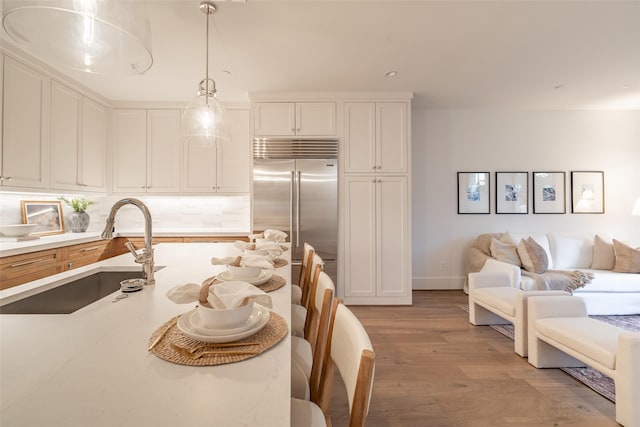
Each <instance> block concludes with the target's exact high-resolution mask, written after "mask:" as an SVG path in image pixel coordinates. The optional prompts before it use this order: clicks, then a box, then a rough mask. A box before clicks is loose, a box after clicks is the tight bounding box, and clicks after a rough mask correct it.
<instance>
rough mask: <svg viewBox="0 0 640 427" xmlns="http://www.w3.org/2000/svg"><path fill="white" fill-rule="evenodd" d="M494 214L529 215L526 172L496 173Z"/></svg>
mask: <svg viewBox="0 0 640 427" xmlns="http://www.w3.org/2000/svg"><path fill="white" fill-rule="evenodd" d="M496 213H497V214H527V213H529V173H528V172H496Z"/></svg>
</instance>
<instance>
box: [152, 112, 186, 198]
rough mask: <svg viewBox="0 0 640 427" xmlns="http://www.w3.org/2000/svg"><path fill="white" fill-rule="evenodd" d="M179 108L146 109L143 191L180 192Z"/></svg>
mask: <svg viewBox="0 0 640 427" xmlns="http://www.w3.org/2000/svg"><path fill="white" fill-rule="evenodd" d="M180 147H181V144H180V110H147V192H149V193H177V192H179V191H180V159H181V157H180V156H181V149H180Z"/></svg>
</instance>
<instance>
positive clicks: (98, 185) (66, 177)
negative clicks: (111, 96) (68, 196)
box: [50, 82, 107, 191]
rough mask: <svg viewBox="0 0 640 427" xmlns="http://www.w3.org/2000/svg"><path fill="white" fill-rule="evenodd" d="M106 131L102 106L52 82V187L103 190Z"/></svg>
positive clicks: (105, 117)
mask: <svg viewBox="0 0 640 427" xmlns="http://www.w3.org/2000/svg"><path fill="white" fill-rule="evenodd" d="M106 132H107V111H106V108H105V107H103V106H102V105H100V104H98V103H96V102H93V101H91V100H90V99H87V98H85V97H83V96H82V95H80V94H79V93H77V92H75V91H74V90H72V89H70V88H68V87H66V86H64V85H62V84H59V83H57V82H52V84H51V131H50V141H51V188H52V189H57V190H82V191H106V185H105V184H106V183H105V165H106Z"/></svg>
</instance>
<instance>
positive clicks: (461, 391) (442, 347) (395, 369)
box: [331, 291, 618, 427]
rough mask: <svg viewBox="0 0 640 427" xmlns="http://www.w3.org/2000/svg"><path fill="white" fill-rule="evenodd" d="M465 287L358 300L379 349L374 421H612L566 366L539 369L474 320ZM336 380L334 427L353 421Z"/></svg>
mask: <svg viewBox="0 0 640 427" xmlns="http://www.w3.org/2000/svg"><path fill="white" fill-rule="evenodd" d="M465 304H467V296H466V294H464V293H463V292H462V291H414V292H413V306H412V307H390V306H382V307H380V306H351V307H350V308H351V309H352V311H353V312H354V313H355V314H356V316H357V317H358V318H359V319H360V320H361V322H362V323H363V325H364V326H365V328H366V329H367V331H368V333H369V336H370V338H371V341H372V342H373V347H374V350H375V352H376V372H375V379H374V388H373V396H372V400H371V408H370V411H369V416H368V417H367V426H368V427H379V426H380V427H381V426H385V427H386V426H394V427H395V426H429V427H466V426H469V427H507V426H517V427H541V426H549V427H560V426H572V427H609V426H617V425H618V424H617V423H616V422H615V406H614V404H613V403H611V402H610V401H608V400H607V399H605V398H604V397H602V396H600V395H599V394H597V393H595V392H594V391H592V390H591V389H589V388H588V387H586V386H584V385H582V384H581V383H579V382H577V381H576V380H574V379H573V378H571V377H570V376H569V375H567V374H565V373H564V372H562V371H561V370H559V369H536V368H534V367H533V366H531V365H529V363H528V362H527V359H525V358H521V357H520V356H518V355H517V354H515V353H514V351H513V342H512V341H511V340H510V339H508V338H506V337H504V336H503V335H501V334H500V333H498V332H496V331H495V330H493V329H491V328H490V327H489V326H473V325H471V324H470V323H469V321H468V314H467V313H466V312H465V311H463V310H462V309H461V308H460V306H461V305H465ZM347 411H348V408H347V397H346V393H345V391H344V388H343V384H342V382H341V381H340V380H339V378H336V381H335V382H334V387H333V396H332V402H331V417H332V421H333V426H334V427H341V426H346V425H347V424H348V418H347V417H348V412H347Z"/></svg>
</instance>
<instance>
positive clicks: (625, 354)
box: [528, 296, 640, 427]
mask: <svg viewBox="0 0 640 427" xmlns="http://www.w3.org/2000/svg"><path fill="white" fill-rule="evenodd" d="M528 305H529V313H528V317H529V319H528V320H529V322H528V323H529V331H528V339H529V346H528V347H529V363H531V364H532V365H533V366H535V367H536V368H560V367H582V366H584V365H585V364H586V365H589V366H591V367H592V368H594V369H596V370H598V371H600V372H602V373H603V374H605V375H607V376H609V377H611V378H613V380H614V382H615V390H616V421H617V422H618V423H620V424H622V425H623V426H629V427H633V426H640V405H639V404H638V402H640V366H639V365H638V360H640V332H628V331H625V330H624V329H621V328H618V327H616V326H613V325H610V324H608V323H605V322H601V321H599V320H595V319H592V318H590V317H587V311H586V306H585V304H584V300H583V299H582V298H580V297H555V296H540V297H536V298H531V299H530V300H529V304H528Z"/></svg>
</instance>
